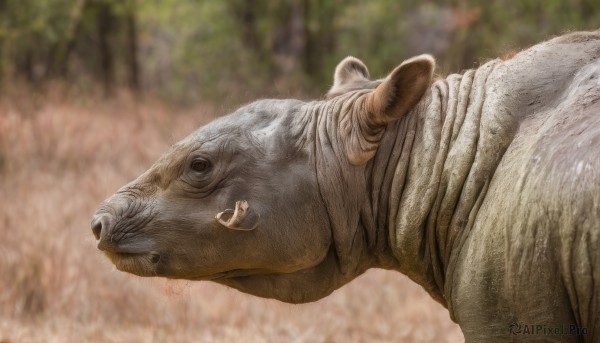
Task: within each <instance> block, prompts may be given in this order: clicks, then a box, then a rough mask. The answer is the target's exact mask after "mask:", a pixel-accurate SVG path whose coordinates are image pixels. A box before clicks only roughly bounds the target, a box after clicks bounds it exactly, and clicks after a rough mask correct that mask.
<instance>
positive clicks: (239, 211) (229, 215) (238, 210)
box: [215, 200, 259, 231]
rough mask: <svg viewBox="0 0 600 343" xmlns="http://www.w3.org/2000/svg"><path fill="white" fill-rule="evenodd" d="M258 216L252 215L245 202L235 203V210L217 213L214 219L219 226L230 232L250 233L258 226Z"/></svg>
mask: <svg viewBox="0 0 600 343" xmlns="http://www.w3.org/2000/svg"><path fill="white" fill-rule="evenodd" d="M258 218H259V217H258V215H256V214H255V213H252V212H251V210H250V205H248V202H247V201H246V200H241V201H236V202H235V209H233V210H232V209H226V210H225V211H223V212H219V213H218V214H217V215H216V216H215V219H216V220H217V222H219V224H221V225H223V226H224V227H226V228H228V229H231V230H238V231H252V230H254V229H256V226H257V225H258Z"/></svg>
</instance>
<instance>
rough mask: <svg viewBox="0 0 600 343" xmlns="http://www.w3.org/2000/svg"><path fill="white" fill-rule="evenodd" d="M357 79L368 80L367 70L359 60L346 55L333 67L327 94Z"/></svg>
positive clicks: (337, 90) (335, 91)
mask: <svg viewBox="0 0 600 343" xmlns="http://www.w3.org/2000/svg"><path fill="white" fill-rule="evenodd" d="M358 81H369V70H368V69H367V66H366V65H365V64H364V63H363V62H362V61H361V60H359V59H358V58H356V57H352V56H348V57H346V58H344V59H343V60H342V61H341V62H340V63H339V64H338V65H337V67H335V73H334V74H333V87H331V89H330V90H329V92H328V94H332V93H338V92H340V90H341V89H343V88H344V87H345V86H348V85H352V84H354V83H356V82H358Z"/></svg>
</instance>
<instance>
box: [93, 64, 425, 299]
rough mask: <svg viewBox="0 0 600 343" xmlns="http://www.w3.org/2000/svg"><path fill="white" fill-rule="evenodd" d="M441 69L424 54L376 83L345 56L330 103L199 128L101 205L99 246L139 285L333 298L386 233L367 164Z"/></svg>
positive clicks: (276, 104)
mask: <svg viewBox="0 0 600 343" xmlns="http://www.w3.org/2000/svg"><path fill="white" fill-rule="evenodd" d="M433 67H434V62H433V59H432V58H431V57H429V56H419V57H416V58H413V59H411V60H408V61H405V62H404V63H403V64H402V65H400V66H399V67H397V68H396V69H395V70H394V71H393V72H392V73H391V74H390V75H389V76H388V77H387V78H386V79H384V80H380V81H369V80H368V78H367V77H368V73H367V69H366V67H365V66H364V64H362V62H360V61H359V60H357V59H354V58H346V59H345V60H344V61H342V62H341V63H340V64H339V65H338V67H337V69H336V73H335V77H334V86H333V88H332V89H331V91H330V92H329V93H328V96H327V99H325V100H320V101H313V102H302V101H298V100H260V101H256V102H254V103H251V104H249V105H247V106H244V107H242V108H240V109H239V110H237V111H236V112H234V113H232V114H230V115H228V116H225V117H221V118H219V119H217V120H215V121H213V122H212V123H210V124H208V125H206V126H204V127H202V128H200V129H199V130H197V131H196V132H194V133H193V134H191V135H190V136H188V137H187V138H185V139H183V140H182V141H180V142H179V143H177V144H175V145H174V146H173V147H171V148H170V149H169V150H168V151H167V152H166V153H165V154H164V155H163V156H162V157H161V158H160V159H159V160H158V161H157V162H156V163H155V164H154V165H153V166H152V167H151V168H150V169H149V170H148V171H146V172H145V173H144V174H142V175H141V176H139V177H138V178H137V179H136V180H134V181H133V182H131V183H129V184H128V185H126V186H124V187H123V188H121V189H120V190H118V191H117V192H116V193H115V194H114V195H113V196H112V197H110V198H109V199H107V200H106V201H105V202H104V203H102V204H101V206H100V207H99V209H98V211H97V212H96V215H95V216H94V218H93V220H92V231H93V233H94V235H95V237H96V239H97V242H98V248H99V249H100V250H102V251H103V252H104V253H105V254H106V255H107V256H108V257H109V258H110V260H111V261H112V262H113V263H114V264H115V265H116V267H117V268H118V269H119V270H122V271H125V272H129V273H133V274H137V275H141V276H162V277H168V278H183V279H190V280H212V281H215V282H219V283H222V284H226V285H229V286H232V287H234V288H237V289H240V290H242V291H244V292H248V293H252V294H255V295H259V296H263V297H272V298H277V299H280V300H283V301H287V302H305V301H312V300H316V299H319V298H321V297H324V296H325V295H327V294H329V293H331V292H332V291H333V290H335V289H336V288H338V287H340V286H341V285H343V284H344V283H346V282H348V281H350V280H351V279H352V278H354V277H356V276H357V275H359V274H360V273H362V272H363V271H364V270H366V269H367V268H369V267H372V266H373V263H374V262H373V261H375V260H376V259H377V258H376V257H374V256H373V255H374V253H373V252H372V251H371V250H372V249H371V250H370V247H372V246H373V244H371V243H369V242H367V241H369V239H368V237H367V236H369V235H371V234H367V233H365V232H366V231H369V230H370V231H373V230H378V229H377V228H372V227H373V226H374V224H373V223H372V222H373V220H372V219H369V218H368V217H369V213H367V212H369V211H366V210H365V208H368V207H369V205H370V204H371V203H370V199H371V196H370V195H369V192H370V189H368V187H367V184H368V179H369V175H368V174H369V171H370V170H371V169H372V166H370V163H369V162H370V161H371V160H372V158H373V156H374V155H375V154H376V151H377V148H378V144H379V142H380V140H381V138H382V136H383V134H384V131H385V128H386V125H387V124H388V123H390V122H392V121H394V120H396V119H398V118H400V117H402V116H403V115H404V114H405V113H407V112H408V111H409V110H410V109H411V108H412V107H413V106H414V105H415V104H416V103H417V102H418V101H419V99H420V98H421V97H422V95H423V94H424V93H425V91H426V90H427V89H428V87H429V84H430V82H431V77H432V70H433ZM366 226H368V228H365V227H366ZM375 226H376V225H375ZM381 239H383V240H385V237H381ZM381 239H379V240H381ZM370 241H371V242H373V241H374V240H373V239H372V237H371V238H370Z"/></svg>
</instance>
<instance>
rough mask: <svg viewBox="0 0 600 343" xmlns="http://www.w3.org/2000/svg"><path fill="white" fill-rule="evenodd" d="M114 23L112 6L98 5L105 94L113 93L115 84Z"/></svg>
mask: <svg viewBox="0 0 600 343" xmlns="http://www.w3.org/2000/svg"><path fill="white" fill-rule="evenodd" d="M113 22H114V18H113V13H112V8H111V5H110V4H108V3H105V2H99V3H98V16H97V17H96V24H97V30H98V51H99V55H100V70H99V74H100V75H99V77H100V79H101V81H102V85H103V87H104V94H105V95H109V94H111V93H112V86H113V83H114V57H113V52H112V49H111V46H110V36H111V31H112V25H113Z"/></svg>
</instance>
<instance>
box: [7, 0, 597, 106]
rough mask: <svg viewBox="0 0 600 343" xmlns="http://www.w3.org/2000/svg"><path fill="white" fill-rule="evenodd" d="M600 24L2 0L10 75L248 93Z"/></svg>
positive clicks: (325, 1) (456, 63)
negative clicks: (361, 64) (345, 67)
mask: <svg viewBox="0 0 600 343" xmlns="http://www.w3.org/2000/svg"><path fill="white" fill-rule="evenodd" d="M598 28H600V2H599V1H596V0H574V1H569V2H565V1H559V0H544V1H542V0H523V1H516V2H515V1H508V0H486V1H483V0H470V1H468V0H453V1H434V0H429V1H416V0H410V1H393V0H377V1H375V0H374V1H364V0H355V1H341V0H286V1H270V0H256V1H247V0H231V1H220V0H204V1H194V0H161V1H159V0H146V1H140V0H121V1H120V0H35V1H34V0H0V77H4V78H5V79H7V78H13V77H17V78H22V79H25V80H28V81H30V82H32V83H34V84H40V83H43V82H44V81H46V80H48V79H55V78H59V79H64V80H66V81H68V82H69V83H70V84H74V85H82V84H85V83H86V82H88V81H89V80H96V82H97V83H100V84H102V85H104V88H105V91H106V92H107V93H110V92H111V90H112V89H114V88H116V87H119V86H125V85H129V86H130V87H132V88H134V89H135V90H137V88H139V87H140V85H141V87H142V88H143V89H144V90H145V91H146V92H150V93H154V94H159V95H161V96H162V97H164V98H166V99H168V100H171V101H174V102H178V103H189V102H193V101H195V100H197V99H199V98H201V97H211V98H219V99H225V100H226V101H233V102H240V101H244V100H247V99H250V98H253V97H256V96H258V95H281V96H289V95H290V94H291V93H294V94H298V93H299V94H307V95H311V96H312V95H315V94H319V93H322V92H324V91H325V90H326V88H327V87H328V86H329V85H330V84H331V77H332V75H331V74H332V71H333V69H334V68H335V65H336V63H337V62H338V61H339V60H341V59H342V58H343V57H345V56H347V55H354V56H356V57H359V58H361V59H363V60H365V62H367V64H368V66H369V68H370V70H371V74H372V75H373V76H375V77H380V76H383V75H385V73H386V72H387V71H389V70H390V69H391V68H393V67H394V66H395V65H397V64H399V63H400V62H401V61H402V60H403V59H405V58H408V57H410V56H411V55H414V54H418V53H424V52H430V53H433V54H434V55H436V57H437V58H438V61H439V62H440V66H441V69H442V71H444V72H454V71H460V70H461V69H466V68H470V67H473V66H476V65H477V64H478V63H479V62H480V61H482V60H485V59H489V58H494V57H496V56H498V55H501V54H504V53H508V52H510V51H513V50H514V51H518V50H519V49H521V48H524V47H527V46H529V45H531V44H534V43H536V42H538V41H541V40H544V39H547V38H549V37H550V36H552V35H558V34H560V33H563V32H565V31H572V30H586V29H587V30H592V29H598ZM298 88H299V89H298Z"/></svg>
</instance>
